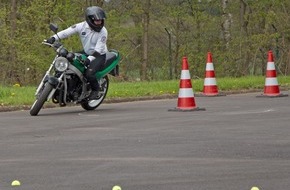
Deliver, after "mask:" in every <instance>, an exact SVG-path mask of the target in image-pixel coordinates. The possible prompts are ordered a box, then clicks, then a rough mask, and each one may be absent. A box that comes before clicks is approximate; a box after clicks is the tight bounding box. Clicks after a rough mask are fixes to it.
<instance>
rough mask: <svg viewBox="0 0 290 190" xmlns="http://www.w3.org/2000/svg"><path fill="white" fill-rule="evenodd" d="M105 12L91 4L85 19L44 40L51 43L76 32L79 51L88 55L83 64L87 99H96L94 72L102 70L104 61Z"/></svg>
mask: <svg viewBox="0 0 290 190" xmlns="http://www.w3.org/2000/svg"><path fill="white" fill-rule="evenodd" d="M105 19H106V13H105V12H104V10H103V9H102V8H101V7H98V6H91V7H88V8H87V9H86V11H85V21H83V22H80V23H77V24H75V25H73V26H71V27H69V28H67V29H65V30H62V31H60V32H58V33H57V35H56V34H55V35H53V36H52V37H50V38H48V39H47V40H46V42H47V43H50V44H53V43H54V42H55V41H56V40H60V39H64V38H67V37H69V36H71V35H73V34H78V35H79V37H80V40H81V42H82V46H83V50H82V52H81V53H85V54H86V55H88V57H87V59H86V60H85V61H84V64H85V65H86V66H87V69H86V71H85V77H86V79H87V80H88V82H89V83H90V86H91V90H92V91H91V93H90V95H89V97H88V98H89V100H93V99H96V98H97V97H98V92H99V84H98V80H97V79H96V77H95V74H96V72H98V71H100V70H102V69H103V68H104V65H105V61H106V52H107V51H108V49H107V43H106V42H107V37H108V32H107V29H106V28H105V26H104V24H105Z"/></svg>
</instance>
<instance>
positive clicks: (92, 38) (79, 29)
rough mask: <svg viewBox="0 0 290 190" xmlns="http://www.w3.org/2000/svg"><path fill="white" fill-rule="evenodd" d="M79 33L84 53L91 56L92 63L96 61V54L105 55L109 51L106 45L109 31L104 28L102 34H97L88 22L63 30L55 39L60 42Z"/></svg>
mask: <svg viewBox="0 0 290 190" xmlns="http://www.w3.org/2000/svg"><path fill="white" fill-rule="evenodd" d="M77 33H78V34H79V37H80V39H81V42H82V45H83V49H84V52H85V53H86V54H87V55H89V57H88V59H90V61H92V60H94V59H95V57H94V56H92V54H93V53H94V52H98V53H99V54H101V55H103V54H105V53H106V52H107V51H108V49H107V43H106V42H107V37H108V32H107V29H106V28H105V27H103V28H102V29H101V31H100V32H95V31H94V30H92V29H91V28H90V27H89V25H88V24H87V22H86V21H84V22H81V23H78V24H75V25H73V26H71V27H69V28H67V29H65V30H62V31H60V32H58V33H57V35H54V36H53V37H54V38H55V39H56V40H59V39H64V38H67V37H69V36H71V35H73V34H77Z"/></svg>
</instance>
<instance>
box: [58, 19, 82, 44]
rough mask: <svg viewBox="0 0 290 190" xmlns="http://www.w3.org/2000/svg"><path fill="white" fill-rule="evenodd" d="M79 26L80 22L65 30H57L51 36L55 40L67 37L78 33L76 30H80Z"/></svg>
mask: <svg viewBox="0 0 290 190" xmlns="http://www.w3.org/2000/svg"><path fill="white" fill-rule="evenodd" d="M80 26H81V23H78V24H75V25H73V26H71V27H69V28H67V29H65V30H62V31H60V32H58V33H57V35H56V34H55V35H53V37H54V38H55V39H56V40H60V39H64V38H68V37H69V36H71V35H73V34H76V33H78V31H79V30H80Z"/></svg>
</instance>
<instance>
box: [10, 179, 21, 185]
mask: <svg viewBox="0 0 290 190" xmlns="http://www.w3.org/2000/svg"><path fill="white" fill-rule="evenodd" d="M20 185H21V183H20V181H18V180H14V181H12V183H11V186H20Z"/></svg>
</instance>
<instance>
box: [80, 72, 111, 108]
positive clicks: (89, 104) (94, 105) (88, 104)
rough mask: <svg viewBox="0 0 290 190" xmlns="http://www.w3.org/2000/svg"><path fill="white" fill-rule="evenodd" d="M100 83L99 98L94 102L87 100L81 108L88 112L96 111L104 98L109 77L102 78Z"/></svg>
mask: <svg viewBox="0 0 290 190" xmlns="http://www.w3.org/2000/svg"><path fill="white" fill-rule="evenodd" d="M101 81H102V82H101V86H102V88H101V89H100V91H99V94H100V95H99V97H98V98H97V99H96V100H89V101H85V102H82V103H81V106H82V108H84V109H85V110H88V111H90V110H94V109H96V108H97V107H99V106H100V105H101V104H102V102H103V101H104V99H105V98H106V95H107V92H108V89H109V77H108V76H107V75H106V76H104V77H103V78H102V80H101Z"/></svg>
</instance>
